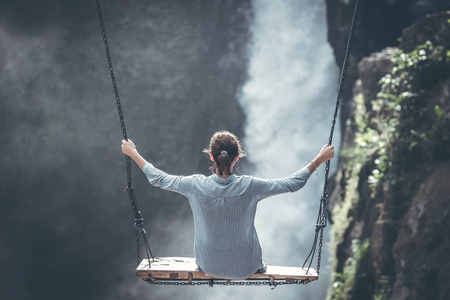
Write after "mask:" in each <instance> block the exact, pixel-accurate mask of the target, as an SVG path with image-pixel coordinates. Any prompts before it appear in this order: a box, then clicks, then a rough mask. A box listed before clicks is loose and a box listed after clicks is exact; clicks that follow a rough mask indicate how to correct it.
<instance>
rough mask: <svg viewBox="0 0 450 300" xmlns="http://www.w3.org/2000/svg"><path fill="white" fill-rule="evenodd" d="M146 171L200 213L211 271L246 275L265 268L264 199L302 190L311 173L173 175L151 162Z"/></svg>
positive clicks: (199, 236)
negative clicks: (259, 228)
mask: <svg viewBox="0 0 450 300" xmlns="http://www.w3.org/2000/svg"><path fill="white" fill-rule="evenodd" d="M143 171H144V173H145V175H146V176H147V178H148V181H149V182H150V183H151V184H152V185H154V186H157V187H160V188H162V189H165V190H169V191H174V192H177V193H180V194H182V195H184V196H185V197H186V198H187V199H188V200H189V203H190V205H191V209H192V213H193V215H194V225H195V241H194V244H195V246H194V253H195V259H196V262H197V264H198V265H199V267H200V268H201V269H202V270H203V271H204V272H205V273H206V274H208V275H211V276H215V277H219V278H225V279H245V278H248V277H249V276H251V275H253V274H254V273H255V272H256V271H257V270H258V269H261V268H262V267H263V261H262V253H261V246H260V245H259V240H258V235H257V234H256V230H255V226H254V219H255V213H256V206H257V204H258V201H260V200H262V199H264V198H267V197H270V196H273V195H277V194H281V193H287V192H294V191H297V190H299V189H300V188H302V187H303V186H304V185H305V183H306V181H307V180H308V178H309V177H310V175H311V174H310V171H309V169H308V168H306V167H305V168H303V169H301V170H299V171H297V172H295V173H293V174H291V175H289V176H287V177H284V178H280V179H271V180H266V179H259V178H255V177H251V176H236V175H234V174H233V175H231V176H229V177H228V178H226V179H224V178H221V177H219V176H217V175H216V174H213V175H211V176H208V177H206V176H203V175H192V176H174V175H169V174H167V173H165V172H163V171H161V170H159V169H157V168H155V167H154V166H153V165H152V164H150V163H147V164H145V166H144V167H143Z"/></svg>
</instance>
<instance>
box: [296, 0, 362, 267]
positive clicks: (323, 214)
mask: <svg viewBox="0 0 450 300" xmlns="http://www.w3.org/2000/svg"><path fill="white" fill-rule="evenodd" d="M359 7H360V4H359V0H356V3H355V9H354V11H353V19H352V24H351V28H350V34H349V38H348V41H347V48H346V50H345V56H344V63H343V67H342V70H341V76H340V79H339V89H338V95H337V99H336V107H335V110H334V115H333V121H332V122H331V129H330V137H329V138H328V144H329V145H331V144H332V142H333V134H334V127H335V125H336V120H337V115H338V111H339V107H340V105H341V102H342V89H343V86H344V81H345V76H346V74H347V69H348V64H349V60H350V53H351V49H352V45H353V37H354V35H355V30H356V23H357V21H358V16H359ZM329 172H330V161H329V160H328V161H327V162H326V164H325V183H324V187H323V193H322V197H321V198H320V207H319V213H318V216H317V223H316V230H315V236H314V242H313V246H312V247H311V251H310V253H309V255H308V256H307V258H306V260H305V262H304V264H303V267H305V265H306V264H307V263H308V261H309V265H308V270H309V268H310V267H311V263H312V261H313V259H314V253H315V249H316V245H317V241H318V240H319V248H318V251H317V269H316V271H317V274H319V273H320V262H321V259H322V245H323V230H324V228H325V227H326V226H327V202H328V174H329Z"/></svg>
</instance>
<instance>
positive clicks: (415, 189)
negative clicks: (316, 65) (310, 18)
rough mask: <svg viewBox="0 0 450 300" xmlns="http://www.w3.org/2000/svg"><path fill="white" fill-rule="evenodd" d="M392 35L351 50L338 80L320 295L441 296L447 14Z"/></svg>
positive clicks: (449, 122) (448, 293) (448, 98)
mask: <svg viewBox="0 0 450 300" xmlns="http://www.w3.org/2000/svg"><path fill="white" fill-rule="evenodd" d="M329 2H330V1H329ZM366 2H369V1H366ZM390 2H392V3H397V4H398V3H401V2H402V1H390ZM339 3H340V2H339ZM342 5H343V4H342V3H341V6H342ZM366 5H369V4H366ZM386 5H387V4H386ZM330 7H331V6H330ZM362 9H363V11H362V16H363V15H364V14H366V16H367V7H366V8H364V7H362ZM364 9H366V10H364ZM341 15H342V14H341ZM375 15H376V13H375ZM368 18H369V19H370V17H368ZM335 19H336V18H335ZM363 20H364V19H363ZM329 21H330V22H333V20H332V19H330V18H329ZM364 22H365V23H364ZM368 23H370V22H369V20H367V19H366V20H365V21H363V24H362V27H363V30H362V32H360V36H359V38H362V34H365V32H366V29H367V28H368V27H366V25H367V24H368ZM397 23H401V22H397ZM397 25H398V24H397ZM330 27H332V26H331V25H330ZM334 27H336V28H339V27H338V26H334ZM381 27H382V26H381ZM394 27H395V26H394ZM396 31H397V29H396V28H395V30H392V32H394V33H395V32H396ZM392 32H389V33H387V34H386V37H385V38H381V39H379V40H378V41H376V33H373V34H372V35H373V36H370V35H369V37H368V41H369V45H368V46H367V47H366V46H361V49H358V48H356V49H355V51H356V54H355V56H354V60H353V67H354V71H356V72H354V73H352V74H353V75H352V76H353V77H350V78H353V79H356V80H355V81H354V85H353V84H352V83H353V80H352V82H347V84H348V85H350V86H351V87H353V90H352V98H353V101H348V102H347V105H346V106H344V109H345V113H344V114H343V119H342V122H343V126H342V128H343V129H342V131H343V139H342V140H343V143H342V148H341V157H340V158H339V166H338V170H337V172H336V175H335V177H334V183H335V185H334V189H333V190H332V191H331V192H332V195H331V197H330V205H329V214H330V217H331V220H332V222H333V228H332V248H333V250H334V253H335V261H334V266H333V268H334V272H335V273H334V278H333V282H332V286H331V287H330V290H329V295H328V297H329V299H425V298H429V299H449V298H450V288H449V287H448V285H447V281H448V279H447V276H445V274H446V272H448V271H449V270H450V259H449V258H450V257H449V253H450V241H449V240H448V239H445V237H446V233H445V232H446V228H448V225H450V224H449V223H450V221H449V220H450V219H449V217H448V215H449V200H450V196H449V195H450V185H448V181H449V179H450V168H449V167H450V132H449V130H448V129H449V128H450V95H449V93H450V12H445V11H444V12H440V13H436V14H429V15H426V16H424V17H422V18H420V19H419V20H418V21H417V22H415V23H414V24H413V25H411V26H409V27H406V28H405V29H404V30H403V31H402V34H401V36H400V35H399V36H398V37H399V38H400V40H401V42H400V44H399V45H398V47H392V46H396V45H395V43H393V41H394V39H392V38H391V37H390V38H388V36H390V35H391V34H392ZM377 33H380V30H379V29H378V30H377ZM336 40H339V39H336ZM372 41H373V46H371V45H372ZM360 42H361V41H360ZM331 43H332V44H333V41H331ZM337 44H339V42H336V43H335V45H337ZM380 45H381V46H382V47H380ZM387 46H391V47H387ZM371 50H374V51H376V52H373V53H368V52H370V51H371ZM337 52H338V51H337ZM341 54H342V53H341ZM341 54H339V53H337V54H336V56H337V57H339V55H341ZM350 72H353V71H352V70H350ZM347 92H349V91H347Z"/></svg>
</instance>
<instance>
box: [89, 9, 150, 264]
mask: <svg viewBox="0 0 450 300" xmlns="http://www.w3.org/2000/svg"><path fill="white" fill-rule="evenodd" d="M96 4H97V14H98V20H99V22H100V27H101V30H102V36H103V42H104V44H105V51H106V58H107V60H108V66H109V72H110V77H111V81H112V85H113V90H114V98H115V100H116V105H117V111H118V113H119V120H120V127H121V129H122V135H123V138H124V140H128V136H127V129H126V127H125V119H124V117H123V110H122V104H121V102H120V96H119V88H118V85H117V81H116V73H115V72H114V67H113V64H112V58H111V52H110V48H109V43H108V37H107V36H106V28H105V23H104V21H103V13H102V9H101V7H100V1H99V0H96ZM126 167H127V187H126V188H125V192H127V193H128V196H129V199H130V203H131V208H132V210H133V214H134V219H135V223H134V227H135V228H136V248H137V250H136V252H137V253H136V254H137V265H139V263H140V254H141V250H140V248H141V243H140V234H142V237H143V238H144V241H145V243H144V246H145V247H146V251H147V253H150V254H151V250H150V246H149V245H148V242H147V239H146V237H145V233H146V232H145V229H144V228H143V225H144V219H143V218H142V215H141V212H140V210H139V208H138V205H137V201H136V198H135V196H134V188H133V186H132V175H131V158H130V157H129V156H128V155H127V156H126ZM147 247H148V249H147ZM151 256H152V259H153V254H151ZM147 258H149V257H147ZM149 261H150V260H149Z"/></svg>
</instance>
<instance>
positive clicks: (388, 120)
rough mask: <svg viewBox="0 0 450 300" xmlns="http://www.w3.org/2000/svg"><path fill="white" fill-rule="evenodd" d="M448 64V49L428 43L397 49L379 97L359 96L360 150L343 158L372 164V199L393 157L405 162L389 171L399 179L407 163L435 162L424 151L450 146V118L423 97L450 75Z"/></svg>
mask: <svg viewBox="0 0 450 300" xmlns="http://www.w3.org/2000/svg"><path fill="white" fill-rule="evenodd" d="M449 61H450V60H449V51H448V50H446V49H444V48H443V47H442V46H434V45H433V44H432V43H431V42H429V41H428V42H426V43H425V44H423V45H420V46H418V47H417V48H416V49H414V50H413V51H411V52H409V53H405V52H402V51H401V50H397V51H396V52H395V54H394V56H393V63H394V67H393V68H392V72H391V73H390V74H386V75H385V76H383V77H382V78H381V80H380V81H379V85H380V91H379V93H378V94H377V97H376V99H372V100H366V99H364V97H363V95H362V94H359V95H357V96H356V97H355V102H356V108H355V119H354V123H353V124H352V125H353V127H354V129H355V132H356V136H355V147H353V148H351V149H346V150H345V151H343V155H344V156H346V157H347V158H349V160H348V162H349V163H348V164H353V163H355V162H358V163H362V164H366V165H369V166H371V168H372V171H371V174H370V175H369V176H368V178H367V182H368V184H369V187H370V189H371V197H372V198H373V197H375V195H376V191H377V186H378V185H379V183H380V182H381V181H382V180H383V178H384V177H385V175H386V174H388V173H389V172H388V170H389V169H390V168H391V167H392V165H393V161H392V157H396V159H397V162H399V161H401V160H403V161H404V162H403V163H398V164H396V166H397V169H395V170H394V173H392V172H391V173H390V174H391V177H396V176H397V174H398V173H401V172H403V171H404V166H406V165H407V163H406V160H407V159H415V158H417V156H419V155H420V156H422V157H421V158H427V159H432V157H430V156H432V152H433V151H426V150H425V149H428V148H433V147H435V146H436V144H442V143H448V141H449V137H448V135H446V134H445V133H444V128H445V127H446V126H448V120H444V118H443V116H444V115H445V110H444V109H443V108H441V107H440V106H439V105H435V106H434V112H433V113H432V115H431V116H430V113H429V112H428V110H429V107H428V106H427V99H424V94H425V91H427V89H428V88H429V86H432V85H435V84H436V83H437V82H439V81H440V80H442V79H443V78H446V77H448V75H449V74H450V66H449V65H450V64H449ZM436 116H437V118H435V117H436ZM438 135H440V136H438ZM348 167H349V165H347V168H348ZM391 171H392V170H391Z"/></svg>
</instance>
